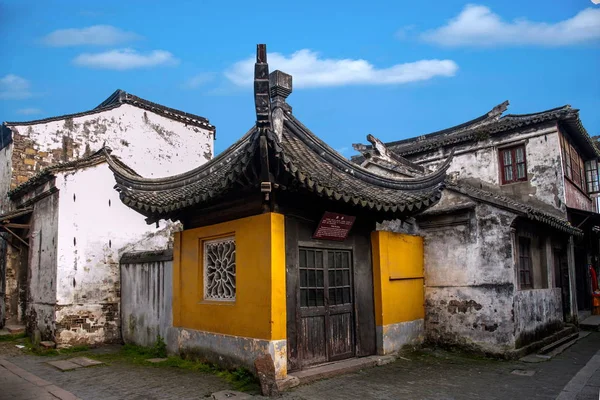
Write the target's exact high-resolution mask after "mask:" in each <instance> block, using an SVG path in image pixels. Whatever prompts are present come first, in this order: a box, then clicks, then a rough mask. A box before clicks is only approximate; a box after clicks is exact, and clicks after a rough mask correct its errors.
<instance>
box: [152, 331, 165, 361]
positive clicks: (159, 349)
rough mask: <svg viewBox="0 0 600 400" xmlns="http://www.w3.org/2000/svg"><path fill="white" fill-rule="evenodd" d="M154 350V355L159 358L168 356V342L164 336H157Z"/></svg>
mask: <svg viewBox="0 0 600 400" xmlns="http://www.w3.org/2000/svg"><path fill="white" fill-rule="evenodd" d="M152 350H153V351H154V356H155V357H157V358H165V357H166V356H167V344H166V343H165V341H164V339H163V338H162V336H160V335H157V336H156V342H155V343H154V346H153V347H152Z"/></svg>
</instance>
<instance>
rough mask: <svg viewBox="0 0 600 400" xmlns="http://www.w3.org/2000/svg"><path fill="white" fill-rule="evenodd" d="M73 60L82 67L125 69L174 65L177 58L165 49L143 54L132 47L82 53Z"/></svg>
mask: <svg viewBox="0 0 600 400" xmlns="http://www.w3.org/2000/svg"><path fill="white" fill-rule="evenodd" d="M73 62H74V63H75V65H79V66H82V67H90V68H99V69H114V70H126V69H135V68H148V67H158V66H163V65H176V64H178V63H179V60H178V59H176V58H175V57H174V56H173V54H171V53H169V52H168V51H165V50H153V51H151V52H149V53H146V54H143V53H138V52H137V51H136V50H133V49H120V50H109V51H105V52H102V53H83V54H80V55H78V56H77V57H75V59H74V60H73Z"/></svg>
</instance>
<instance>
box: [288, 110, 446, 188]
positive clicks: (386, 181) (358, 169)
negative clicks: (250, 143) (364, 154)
mask: <svg viewBox="0 0 600 400" xmlns="http://www.w3.org/2000/svg"><path fill="white" fill-rule="evenodd" d="M291 123H294V124H296V125H298V126H299V128H301V130H303V131H304V132H301V133H304V134H305V136H306V137H307V138H308V139H310V140H312V141H314V142H315V143H317V144H318V146H320V147H322V148H323V150H325V151H327V153H328V154H329V156H330V157H332V158H333V160H332V161H336V160H337V163H336V164H337V165H336V166H337V167H338V168H340V169H342V170H344V168H346V170H350V171H351V172H350V173H351V174H352V175H354V176H356V175H357V173H358V174H359V175H362V176H363V177H362V179H364V180H366V181H371V180H373V181H376V182H378V184H380V185H382V186H385V187H389V188H395V189H403V190H411V189H415V190H417V189H418V187H415V185H418V184H428V183H430V182H432V181H438V180H439V181H443V178H442V177H445V176H446V171H447V170H448V168H449V167H450V163H451V162H452V156H453V155H454V152H453V153H452V154H451V155H450V156H449V157H448V158H447V159H446V161H445V162H444V163H443V164H442V165H441V166H440V167H439V168H437V169H436V170H435V171H434V172H432V173H429V174H427V175H423V176H419V177H402V178H391V177H385V176H382V175H379V174H376V173H374V172H373V171H371V170H369V169H367V168H364V167H363V166H361V165H359V164H355V163H353V162H352V161H349V160H348V159H346V158H345V157H343V156H342V155H341V154H339V153H338V152H337V151H335V150H334V149H333V148H332V147H331V146H329V145H328V144H327V143H325V142H323V141H322V140H321V139H319V137H317V135H315V134H314V133H313V132H312V131H311V130H310V129H308V128H307V127H306V126H304V125H303V124H302V123H301V122H300V121H298V120H297V119H296V118H295V117H294V116H293V115H292V114H287V115H286V120H285V121H284V124H285V125H286V126H287V127H288V128H291V129H292V130H294V128H295V127H294V126H290V125H291ZM296 129H297V128H296ZM295 133H297V132H295ZM321 156H323V154H321ZM365 178H366V179H365ZM441 178H442V179H441ZM405 185H411V187H410V188H409V187H406V188H405V187H404V186H405Z"/></svg>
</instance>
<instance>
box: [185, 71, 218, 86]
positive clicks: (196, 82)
mask: <svg viewBox="0 0 600 400" xmlns="http://www.w3.org/2000/svg"><path fill="white" fill-rule="evenodd" d="M214 78H215V74H214V73H213V72H202V73H199V74H197V75H194V76H193V77H191V78H190V79H188V80H187V81H186V82H185V85H184V87H186V88H188V89H196V88H198V87H200V86H203V85H205V84H207V83H208V82H210V81H212V80H213V79H214Z"/></svg>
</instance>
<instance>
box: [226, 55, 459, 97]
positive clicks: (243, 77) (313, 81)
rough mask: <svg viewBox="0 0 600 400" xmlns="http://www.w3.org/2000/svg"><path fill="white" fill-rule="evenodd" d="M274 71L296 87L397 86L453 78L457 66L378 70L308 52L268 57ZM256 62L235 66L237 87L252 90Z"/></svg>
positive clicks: (423, 63) (421, 64)
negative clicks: (290, 79) (291, 79)
mask: <svg viewBox="0 0 600 400" xmlns="http://www.w3.org/2000/svg"><path fill="white" fill-rule="evenodd" d="M268 61H269V66H270V69H271V71H274V70H276V69H279V70H281V71H284V72H286V73H288V74H291V75H292V76H293V77H294V86H295V87H305V88H307V87H323V86H343V85H359V84H362V85H394V84H402V83H408V82H416V81H423V80H428V79H431V78H433V77H436V76H454V74H456V71H457V70H458V66H457V65H456V63H455V62H454V61H452V60H420V61H415V62H411V63H405V64H396V65H393V66H391V67H389V68H382V69H377V68H375V67H374V66H373V65H372V64H371V63H369V62H368V61H366V60H361V59H358V60H352V59H331V58H319V54H318V53H316V52H313V51H311V50H308V49H303V50H299V51H297V52H295V53H294V54H292V55H291V56H289V57H286V56H284V55H282V54H280V53H269V55H268ZM254 63H255V58H254V57H250V58H248V59H245V60H242V61H239V62H237V63H235V64H234V65H233V66H232V67H231V68H230V69H228V70H227V71H225V76H226V77H227V78H228V79H229V80H230V81H231V82H233V83H234V84H236V85H238V86H249V85H251V84H252V80H253V76H254Z"/></svg>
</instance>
